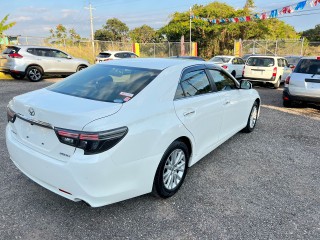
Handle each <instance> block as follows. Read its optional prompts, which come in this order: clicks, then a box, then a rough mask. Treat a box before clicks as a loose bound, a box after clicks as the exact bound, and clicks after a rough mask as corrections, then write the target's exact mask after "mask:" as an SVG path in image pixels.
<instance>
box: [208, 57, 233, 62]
mask: <svg viewBox="0 0 320 240" xmlns="http://www.w3.org/2000/svg"><path fill="white" fill-rule="evenodd" d="M229 61H230V58H228V57H213V58H211V59H210V62H216V63H227V62H229Z"/></svg>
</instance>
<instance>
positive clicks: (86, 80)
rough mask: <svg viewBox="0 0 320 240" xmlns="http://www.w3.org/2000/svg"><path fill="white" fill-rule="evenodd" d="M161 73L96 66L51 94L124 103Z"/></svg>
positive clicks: (70, 79)
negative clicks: (56, 93)
mask: <svg viewBox="0 0 320 240" xmlns="http://www.w3.org/2000/svg"><path fill="white" fill-rule="evenodd" d="M160 72H161V70H154V69H145V68H134V67H124V66H112V65H102V64H97V65H93V66H91V67H89V68H86V69H85V70H82V71H80V72H77V73H75V74H73V75H71V76H70V77H68V78H66V79H65V80H64V81H62V82H59V83H56V84H53V85H51V86H50V87H48V88H47V89H48V90H51V91H54V92H58V93H62V94H67V95H71V96H76V97H80V98H87V99H92V100H97V101H103V102H116V103H123V102H127V101H129V100H130V99H131V98H133V97H135V96H136V95H137V94H138V93H139V92H140V91H141V90H142V89H144V88H145V87H146V86H147V85H148V84H149V83H150V82H151V81H152V80H153V79H154V78H155V77H156V76H158V74H159V73H160Z"/></svg>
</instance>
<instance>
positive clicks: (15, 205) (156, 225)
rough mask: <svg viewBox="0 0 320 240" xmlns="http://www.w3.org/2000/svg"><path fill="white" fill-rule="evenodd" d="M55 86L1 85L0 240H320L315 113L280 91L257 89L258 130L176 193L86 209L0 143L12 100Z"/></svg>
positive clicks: (218, 153)
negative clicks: (288, 103)
mask: <svg viewBox="0 0 320 240" xmlns="http://www.w3.org/2000/svg"><path fill="white" fill-rule="evenodd" d="M52 81H54V80H52V79H50V80H46V81H42V82H39V83H30V82H28V81H13V80H12V81H0V91H1V95H0V111H1V114H0V133H1V134H0V144H1V146H2V147H1V148H0V183H1V184H0V206H1V207H0V239H6V240H7V239H125V238H128V239H320V200H319V196H320V170H319V169H320V154H319V153H320V150H319V149H320V137H319V136H320V110H319V108H316V107H314V108H312V107H310V106H309V107H308V108H296V109H284V108H283V107H282V105H281V103H282V102H281V94H282V91H281V89H279V90H274V89H271V88H265V87H256V89H257V90H258V91H259V93H260V95H261V98H262V102H263V106H262V110H261V115H260V119H259V122H258V125H257V127H256V129H255V131H254V132H253V133H251V134H244V133H238V134H236V135H235V136H234V137H233V138H231V139H230V140H228V141H227V142H226V143H225V144H223V145H222V146H220V147H219V148H218V149H216V150H215V151H213V152H211V153H210V154H209V155H207V156H206V157H205V158H204V159H203V160H202V161H200V162H199V163H197V164H196V165H195V166H193V167H192V168H190V169H189V172H188V175H187V178H186V180H185V183H184V185H183V186H182V188H181V189H180V191H179V192H178V193H177V194H176V195H175V196H174V197H172V198H170V199H166V200H162V199H157V198H155V197H153V196H151V195H144V196H141V197H137V198H134V199H130V200H127V201H123V202H120V203H116V204H113V205H109V206H105V207H101V208H90V207H88V206H87V205H85V204H84V203H74V202H71V201H69V200H67V199H64V198H62V197H60V196H58V195H56V194H54V193H51V192H50V191H48V190H46V189H44V188H42V187H40V186H38V185H37V184H35V183H33V182H32V181H31V180H29V179H28V178H27V177H25V176H24V175H23V174H22V173H21V172H20V171H19V170H17V168H16V167H15V166H14V165H13V163H12V162H11V161H10V159H9V156H8V152H7V149H6V146H5V134H4V132H5V126H6V114H5V113H6V110H5V107H6V105H7V103H8V101H9V100H10V99H11V98H12V97H14V96H16V95H18V94H21V93H24V92H27V91H31V90H34V89H38V88H42V87H45V86H48V85H49V84H51V82H52ZM26 160H27V159H26Z"/></svg>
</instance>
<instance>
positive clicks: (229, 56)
mask: <svg viewBox="0 0 320 240" xmlns="http://www.w3.org/2000/svg"><path fill="white" fill-rule="evenodd" d="M214 57H228V58H234V57H235V56H231V55H217V56H214Z"/></svg>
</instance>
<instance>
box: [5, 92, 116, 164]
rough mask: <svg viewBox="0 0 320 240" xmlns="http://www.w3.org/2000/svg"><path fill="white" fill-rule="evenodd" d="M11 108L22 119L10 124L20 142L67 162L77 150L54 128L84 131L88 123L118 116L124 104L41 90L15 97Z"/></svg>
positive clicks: (18, 118)
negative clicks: (58, 134) (65, 142)
mask: <svg viewBox="0 0 320 240" xmlns="http://www.w3.org/2000/svg"><path fill="white" fill-rule="evenodd" d="M9 107H10V108H11V109H12V110H13V111H14V112H16V114H17V116H18V117H17V118H16V121H15V122H14V123H13V124H12V123H10V124H11V125H12V130H13V133H14V136H15V137H16V139H17V140H18V141H20V142H21V143H23V144H24V145H26V146H28V147H30V148H32V149H34V150H36V151H38V152H40V153H42V154H45V155H47V156H50V157H52V158H55V159H57V160H60V161H67V160H68V159H69V158H70V157H71V156H72V155H73V153H74V151H75V147H73V146H69V145H66V144H62V143H61V142H60V141H59V139H58V137H57V136H56V133H55V131H54V129H53V128H54V127H58V128H63V129H69V130H77V131H81V130H82V129H83V128H84V127H85V125H87V124H88V123H90V122H92V121H94V120H96V119H99V118H103V117H107V116H110V115H113V114H115V113H116V112H118V111H119V110H120V109H121V107H122V104H120V103H108V102H100V101H94V100H88V99H84V98H79V97H74V96H69V95H65V94H60V93H56V92H52V91H49V90H47V89H41V90H37V91H34V92H30V93H27V94H23V95H20V96H18V97H15V98H14V99H13V100H12V101H11V103H10V106H9Z"/></svg>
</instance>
